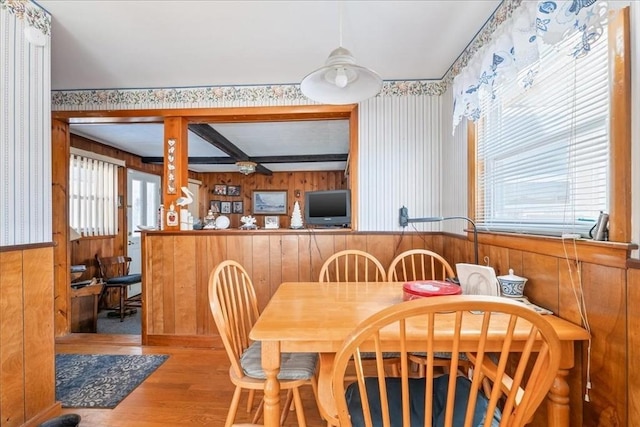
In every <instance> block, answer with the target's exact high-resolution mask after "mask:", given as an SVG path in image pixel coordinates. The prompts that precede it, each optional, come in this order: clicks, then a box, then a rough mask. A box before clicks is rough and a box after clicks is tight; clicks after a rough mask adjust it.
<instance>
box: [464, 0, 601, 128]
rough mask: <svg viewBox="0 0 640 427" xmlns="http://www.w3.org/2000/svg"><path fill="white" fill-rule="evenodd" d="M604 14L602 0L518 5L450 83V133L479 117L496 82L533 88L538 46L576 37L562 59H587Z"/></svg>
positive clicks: (541, 47) (493, 93)
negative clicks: (577, 36) (451, 86)
mask: <svg viewBox="0 0 640 427" xmlns="http://www.w3.org/2000/svg"><path fill="white" fill-rule="evenodd" d="M607 12H608V2H607V1H604V0H569V1H562V0H557V1H526V0H525V1H523V2H522V4H521V6H520V7H519V8H518V9H516V10H515V11H514V12H513V14H512V16H511V18H510V19H508V20H507V21H505V22H504V23H503V24H502V25H501V26H500V27H498V29H497V30H496V32H495V33H494V34H493V36H492V39H491V41H490V42H489V43H488V44H487V45H486V46H484V47H483V48H482V49H481V50H480V51H479V52H477V53H476V54H475V55H474V56H473V58H472V59H471V60H470V61H469V63H468V64H467V65H466V67H465V68H464V69H463V70H462V72H461V73H460V74H458V76H456V77H455V78H454V80H453V93H454V111H453V129H454V131H455V129H456V127H457V125H458V124H459V123H460V121H461V120H462V118H463V117H466V118H467V119H469V120H473V121H475V120H477V119H478V118H480V117H481V116H482V111H481V107H480V105H481V103H480V101H481V99H482V98H483V97H485V96H490V97H495V96H496V95H495V92H494V86H495V85H496V84H497V83H499V82H501V81H504V80H507V79H508V80H512V79H519V83H520V84H521V86H522V87H523V88H525V89H526V88H527V87H529V86H531V85H532V84H534V81H535V77H536V74H537V69H536V65H535V64H536V62H537V60H538V58H539V56H540V51H541V49H543V47H544V45H555V44H556V43H558V42H560V41H562V40H564V39H566V38H567V37H570V36H572V35H574V34H575V33H577V32H580V33H581V34H582V36H581V37H580V41H579V42H578V43H577V44H575V45H574V46H572V48H571V51H570V52H567V55H572V56H574V57H575V58H579V57H582V56H584V55H587V54H588V53H589V51H590V49H591V46H592V44H593V43H594V42H596V40H598V39H599V38H600V36H601V35H602V32H603V31H604V28H603V26H604V25H605V24H606V20H607ZM524 70H528V71H526V72H525V71H524Z"/></svg>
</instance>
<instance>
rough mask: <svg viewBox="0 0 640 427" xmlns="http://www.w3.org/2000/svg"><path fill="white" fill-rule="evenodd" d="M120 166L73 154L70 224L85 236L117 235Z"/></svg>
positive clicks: (70, 178)
mask: <svg viewBox="0 0 640 427" xmlns="http://www.w3.org/2000/svg"><path fill="white" fill-rule="evenodd" d="M117 179H118V166H117V165H114V164H113V163H110V162H105V161H103V160H97V159H92V158H88V157H84V156H79V155H75V154H72V155H71V160H70V168H69V225H70V226H71V227H72V228H75V229H76V230H78V231H79V232H81V233H82V235H84V236H106V235H114V234H116V233H117V231H118V224H117V218H118V215H117V182H118V181H117Z"/></svg>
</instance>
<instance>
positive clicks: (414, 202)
mask: <svg viewBox="0 0 640 427" xmlns="http://www.w3.org/2000/svg"><path fill="white" fill-rule="evenodd" d="M441 99H442V97H440V96H429V95H418V96H415V95H408V96H402V97H384V96H382V97H375V98H372V99H370V100H368V101H365V102H362V103H361V104H360V106H359V119H358V120H359V137H360V146H359V147H360V149H359V150H360V151H359V153H358V154H359V156H358V160H359V163H358V206H359V211H358V213H359V217H358V229H359V230H362V231H389V230H400V229H401V227H400V226H399V223H398V217H399V215H398V211H399V209H400V207H401V206H406V207H407V208H408V209H409V217H424V216H434V215H439V210H440V198H441V179H440V171H441V167H440V164H441V161H442V153H441V151H440V147H441V144H440V134H441V129H440V128H441V119H440V116H441V110H442V106H441ZM426 227H427V225H426V224H416V228H417V229H425V228H426ZM411 228H412V229H413V224H412V225H411Z"/></svg>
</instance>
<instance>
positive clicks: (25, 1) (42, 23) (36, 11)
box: [0, 0, 51, 36]
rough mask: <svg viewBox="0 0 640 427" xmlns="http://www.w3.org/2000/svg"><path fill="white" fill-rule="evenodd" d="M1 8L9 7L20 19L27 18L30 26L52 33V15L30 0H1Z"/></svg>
mask: <svg viewBox="0 0 640 427" xmlns="http://www.w3.org/2000/svg"><path fill="white" fill-rule="evenodd" d="M0 8H2V9H7V10H8V11H9V12H10V13H13V14H14V15H16V17H17V18H18V19H19V20H26V21H27V23H28V24H29V26H30V27H34V28H37V29H39V30H40V31H42V32H43V33H44V35H46V36H49V35H51V15H49V14H48V13H47V12H46V11H45V10H44V9H42V8H40V7H39V6H36V5H35V4H33V3H32V2H31V1H30V0H0Z"/></svg>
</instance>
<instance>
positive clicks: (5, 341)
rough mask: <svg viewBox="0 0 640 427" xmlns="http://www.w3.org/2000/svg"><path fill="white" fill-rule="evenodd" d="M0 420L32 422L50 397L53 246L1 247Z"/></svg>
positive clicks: (6, 424)
mask: <svg viewBox="0 0 640 427" xmlns="http://www.w3.org/2000/svg"><path fill="white" fill-rule="evenodd" d="M0 279H1V280H0V396H1V397H0V425H1V426H2V427H13V426H22V425H37V424H39V423H40V422H42V421H44V420H46V419H48V418H50V417H52V416H55V415H57V414H59V413H60V404H59V403H56V399H55V397H56V396H55V383H56V382H55V372H54V328H53V323H54V321H53V315H52V307H53V248H52V247H51V246H47V247H36V248H33V249H17V250H10V251H0Z"/></svg>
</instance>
